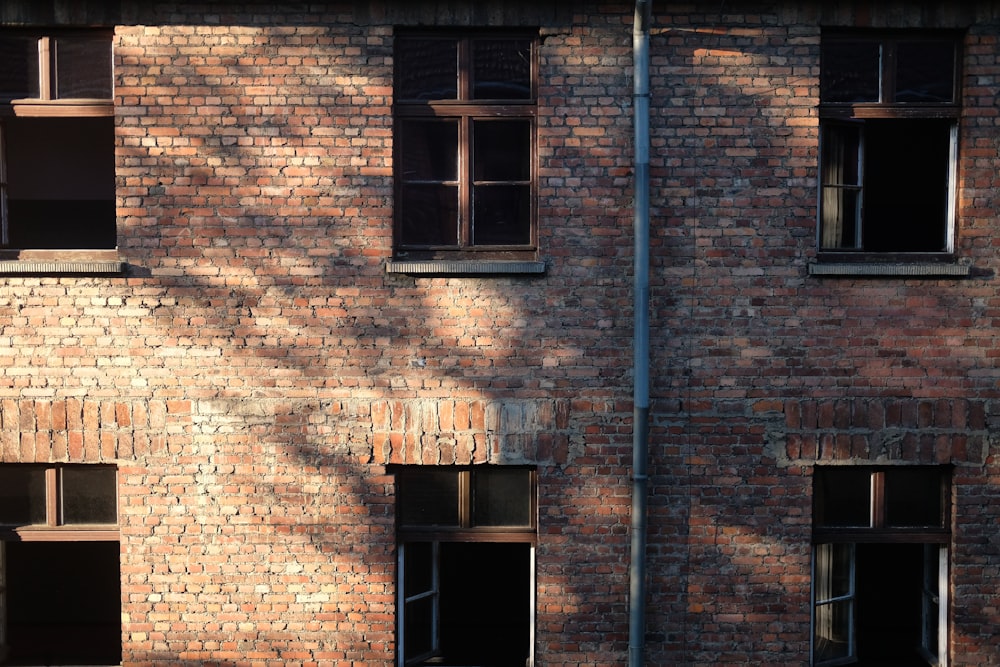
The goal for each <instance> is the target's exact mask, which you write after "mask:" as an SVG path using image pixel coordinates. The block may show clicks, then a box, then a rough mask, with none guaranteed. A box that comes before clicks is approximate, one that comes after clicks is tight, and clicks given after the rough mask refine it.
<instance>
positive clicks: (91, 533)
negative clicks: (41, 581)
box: [0, 463, 121, 542]
mask: <svg viewBox="0 0 1000 667" xmlns="http://www.w3.org/2000/svg"><path fill="white" fill-rule="evenodd" d="M2 465H5V466H6V465H10V466H23V467H25V468H27V467H35V468H43V469H44V472H45V523H44V524H28V525H0V542H4V541H10V540H13V541H21V542H117V541H118V540H119V538H120V532H119V525H120V524H119V517H120V512H121V506H120V503H121V500H120V497H119V493H118V488H119V484H118V482H119V480H118V473H117V471H118V469H117V467H115V466H112V465H105V464H87V463H82V464H30V463H26V464H21V463H12V464H2ZM98 466H99V467H101V468H109V469H114V470H115V482H114V487H115V488H114V498H115V523H113V524H111V523H99V524H66V523H64V521H63V518H62V511H61V501H62V496H61V492H62V471H63V470H65V469H66V468H70V467H98Z"/></svg>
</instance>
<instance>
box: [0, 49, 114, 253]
mask: <svg viewBox="0 0 1000 667" xmlns="http://www.w3.org/2000/svg"><path fill="white" fill-rule="evenodd" d="M111 72H112V61H111V34H110V32H107V31H86V32H84V31H65V32H57V33H49V34H44V35H42V34H37V33H32V32H25V31H19V30H5V31H2V32H0V248H6V249H10V250H24V249H43V250H53V249H56V250H65V249H75V250H80V249H88V250H89V249H113V248H115V246H116V244H117V236H116V224H115V160H114V102H113V100H112V74H111Z"/></svg>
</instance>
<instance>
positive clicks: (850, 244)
mask: <svg viewBox="0 0 1000 667" xmlns="http://www.w3.org/2000/svg"><path fill="white" fill-rule="evenodd" d="M860 198H861V190H859V189H857V188H838V187H824V188H823V239H822V243H821V245H820V247H822V248H824V249H830V248H839V249H853V248H859V247H860V242H859V234H858V223H859V206H858V203H859V200H860Z"/></svg>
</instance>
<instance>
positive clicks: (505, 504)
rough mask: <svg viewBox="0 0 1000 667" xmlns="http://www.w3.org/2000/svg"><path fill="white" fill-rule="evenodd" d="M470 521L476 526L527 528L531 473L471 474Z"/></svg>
mask: <svg viewBox="0 0 1000 667" xmlns="http://www.w3.org/2000/svg"><path fill="white" fill-rule="evenodd" d="M472 480H473V481H472V521H473V525H476V526H530V525H531V523H532V522H531V471H530V470H524V469H517V468H514V469H500V468H492V469H486V468H477V469H475V470H473V471H472Z"/></svg>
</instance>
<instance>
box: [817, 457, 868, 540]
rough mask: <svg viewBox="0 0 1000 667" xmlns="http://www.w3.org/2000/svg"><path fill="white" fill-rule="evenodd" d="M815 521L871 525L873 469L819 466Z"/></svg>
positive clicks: (819, 524) (826, 525) (831, 524)
mask: <svg viewBox="0 0 1000 667" xmlns="http://www.w3.org/2000/svg"><path fill="white" fill-rule="evenodd" d="M815 494H816V495H815V498H814V503H815V520H816V523H815V525H816V526H817V527H821V528H830V527H867V526H870V525H871V472H870V471H869V470H865V469H854V468H838V469H835V470H831V469H822V468H818V469H817V470H816V488H815Z"/></svg>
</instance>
